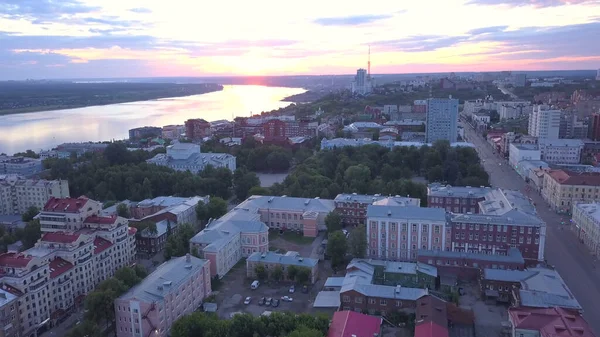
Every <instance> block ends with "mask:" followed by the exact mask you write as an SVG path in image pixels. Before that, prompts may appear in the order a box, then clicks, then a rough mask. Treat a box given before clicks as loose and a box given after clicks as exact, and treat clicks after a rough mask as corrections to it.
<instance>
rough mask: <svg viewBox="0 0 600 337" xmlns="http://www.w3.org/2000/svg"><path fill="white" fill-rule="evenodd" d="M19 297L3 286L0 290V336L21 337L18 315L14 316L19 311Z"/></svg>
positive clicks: (11, 289) (9, 288)
mask: <svg viewBox="0 0 600 337" xmlns="http://www.w3.org/2000/svg"><path fill="white" fill-rule="evenodd" d="M19 296H21V293H19V292H18V291H16V290H15V289H13V288H12V287H8V286H5V285H3V286H2V288H0V336H1V337H18V336H21V321H20V315H18V314H15V313H17V312H18V311H19V302H18V299H19Z"/></svg>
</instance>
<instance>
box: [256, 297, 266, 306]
mask: <svg viewBox="0 0 600 337" xmlns="http://www.w3.org/2000/svg"><path fill="white" fill-rule="evenodd" d="M266 301H267V299H266V298H264V297H261V298H260V301H258V305H265V302H266Z"/></svg>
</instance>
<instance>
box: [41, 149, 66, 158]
mask: <svg viewBox="0 0 600 337" xmlns="http://www.w3.org/2000/svg"><path fill="white" fill-rule="evenodd" d="M38 155H39V156H40V159H41V160H46V159H49V158H57V159H69V158H71V153H70V152H66V151H58V150H48V151H40V152H39V153H38Z"/></svg>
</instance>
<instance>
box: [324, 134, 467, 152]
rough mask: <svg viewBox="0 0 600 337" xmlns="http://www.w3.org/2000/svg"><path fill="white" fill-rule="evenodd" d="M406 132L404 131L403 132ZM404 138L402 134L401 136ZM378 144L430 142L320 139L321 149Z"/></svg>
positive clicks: (417, 145)
mask: <svg viewBox="0 0 600 337" xmlns="http://www.w3.org/2000/svg"><path fill="white" fill-rule="evenodd" d="M405 133H406V132H405ZM402 137H403V138H404V135H403V136H402ZM371 144H373V145H379V146H383V147H387V148H388V149H393V148H394V147H405V146H406V147H411V146H414V147H422V146H431V145H432V143H424V142H414V141H392V140H372V139H370V138H368V139H347V138H334V139H325V138H323V139H322V140H321V150H331V149H335V148H341V147H346V146H351V147H357V146H365V145H371ZM450 146H451V147H470V148H475V146H474V145H473V144H471V143H465V142H456V143H450Z"/></svg>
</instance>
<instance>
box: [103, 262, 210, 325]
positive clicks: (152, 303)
mask: <svg viewBox="0 0 600 337" xmlns="http://www.w3.org/2000/svg"><path fill="white" fill-rule="evenodd" d="M209 264H210V263H209V262H208V261H207V260H202V259H198V258H196V257H193V256H190V255H189V254H188V255H186V256H181V257H176V258H173V259H171V260H169V261H167V262H165V263H163V264H161V265H160V266H159V267H158V268H156V270H155V271H154V272H152V274H150V275H148V276H147V277H146V278H145V279H144V280H143V281H142V283H140V284H138V285H136V286H135V287H133V288H131V289H130V290H129V291H128V292H127V293H125V294H123V295H121V296H120V297H119V298H117V299H116V300H115V303H114V305H115V323H116V327H115V330H116V331H115V332H116V333H117V337H146V336H152V337H166V336H169V330H170V329H171V325H173V323H175V321H177V320H178V319H179V318H181V317H183V316H185V315H189V314H191V313H193V312H194V311H196V310H197V309H198V308H200V307H201V306H202V302H203V301H204V299H205V298H206V297H207V296H209V295H210V293H211V292H212V288H211V282H210V281H211V279H210V267H209Z"/></svg>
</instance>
